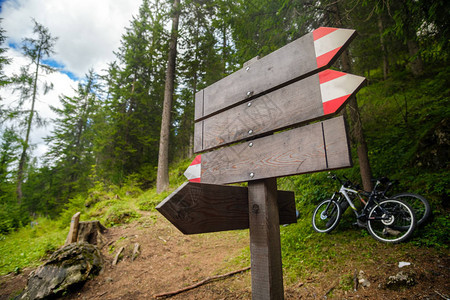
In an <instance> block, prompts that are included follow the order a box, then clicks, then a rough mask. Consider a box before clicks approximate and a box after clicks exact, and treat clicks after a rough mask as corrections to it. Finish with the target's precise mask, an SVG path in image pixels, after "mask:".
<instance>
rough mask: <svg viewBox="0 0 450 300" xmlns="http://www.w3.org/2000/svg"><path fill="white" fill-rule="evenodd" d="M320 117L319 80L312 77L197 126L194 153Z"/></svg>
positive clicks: (248, 102) (322, 113)
mask: <svg viewBox="0 0 450 300" xmlns="http://www.w3.org/2000/svg"><path fill="white" fill-rule="evenodd" d="M323 115H324V111H323V104H322V98H321V93H320V84H319V76H318V75H317V74H315V75H312V76H310V77H308V78H305V79H303V80H300V81H297V82H294V83H292V84H291V85H288V86H285V87H283V88H280V89H278V90H275V91H273V92H271V93H268V94H265V95H262V96H260V97H258V98H255V99H253V100H251V101H247V102H246V103H243V104H241V105H238V106H235V107H233V108H231V109H228V110H226V111H223V112H222V113H220V114H217V115H214V116H212V117H210V118H207V119H205V120H203V121H200V122H197V123H196V124H195V126H196V127H195V128H196V129H195V137H196V138H195V140H194V152H201V151H205V150H210V149H213V148H216V147H220V146H224V145H227V144H230V143H233V142H237V141H241V140H244V139H248V138H252V137H254V136H258V135H262V134H267V133H270V132H274V131H277V130H282V129H284V128H287V127H291V126H294V125H297V124H300V123H302V122H305V121H308V120H313V119H316V118H319V117H322V116H323ZM249 132H251V133H249ZM199 135H200V136H199Z"/></svg>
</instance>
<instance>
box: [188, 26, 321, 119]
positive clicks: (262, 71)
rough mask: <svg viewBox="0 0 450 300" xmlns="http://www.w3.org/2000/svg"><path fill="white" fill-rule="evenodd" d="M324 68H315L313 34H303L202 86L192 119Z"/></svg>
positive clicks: (218, 110)
mask: <svg viewBox="0 0 450 300" xmlns="http://www.w3.org/2000/svg"><path fill="white" fill-rule="evenodd" d="M325 68H326V66H324V67H322V68H320V69H318V68H317V61H316V56H315V50H314V41H313V35H312V33H310V34H307V35H305V36H303V37H301V38H299V39H297V40H295V41H293V42H291V43H289V44H287V45H286V46H284V47H282V48H280V49H278V50H276V51H274V52H272V53H270V54H268V55H267V56H265V57H262V58H260V59H259V60H257V61H255V62H254V63H252V64H251V65H249V66H247V67H244V68H242V69H240V70H238V71H236V72H234V73H233V74H231V75H229V76H227V77H225V78H223V79H221V80H219V81H218V82H216V83H214V84H212V85H210V86H208V87H207V88H205V89H204V90H203V91H204V98H203V101H202V102H198V103H197V101H196V103H195V120H196V121H198V120H199V119H202V118H204V117H207V116H209V115H211V114H214V113H218V112H220V111H222V110H225V109H226V108H229V107H231V106H234V105H237V104H239V103H241V102H243V101H246V100H247V99H250V98H252V97H256V96H258V95H260V94H261V93H266V92H268V91H271V90H275V89H277V88H279V87H281V86H283V85H287V84H289V83H292V82H294V81H297V80H299V79H301V78H305V77H307V76H309V75H311V74H313V73H315V72H318V71H320V70H322V69H325ZM200 106H201V107H202V108H201V107H200Z"/></svg>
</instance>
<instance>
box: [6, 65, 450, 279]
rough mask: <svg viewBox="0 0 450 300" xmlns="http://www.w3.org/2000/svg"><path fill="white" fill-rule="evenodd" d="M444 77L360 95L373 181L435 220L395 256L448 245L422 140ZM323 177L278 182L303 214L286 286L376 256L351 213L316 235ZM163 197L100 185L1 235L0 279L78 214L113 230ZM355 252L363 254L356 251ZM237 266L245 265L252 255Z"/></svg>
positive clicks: (179, 169)
mask: <svg viewBox="0 0 450 300" xmlns="http://www.w3.org/2000/svg"><path fill="white" fill-rule="evenodd" d="M449 73H450V72H449V71H448V70H446V69H442V70H441V71H440V72H438V73H434V74H429V75H428V76H426V77H424V78H420V79H414V78H408V77H401V76H407V75H405V74H400V75H398V76H397V77H401V80H399V78H391V79H390V80H388V81H384V82H379V83H374V84H371V85H369V86H368V87H366V88H364V89H363V90H362V91H361V92H360V93H359V94H358V101H359V104H360V106H361V111H362V117H363V124H364V130H365V134H366V138H367V142H368V146H369V149H370V153H369V155H370V160H371V165H372V168H373V173H374V176H382V175H388V176H389V177H391V178H395V179H399V180H400V182H401V186H400V188H401V189H403V190H409V191H415V192H417V193H421V194H423V195H425V196H426V197H428V198H429V199H430V201H431V203H432V206H433V210H434V219H433V221H432V222H431V223H430V224H428V225H427V226H426V227H425V228H422V229H420V230H419V231H418V232H417V233H416V234H415V236H414V238H413V240H412V241H411V242H410V243H407V244H402V245H394V246H392V247H395V249H396V250H397V251H395V252H398V251H400V252H404V251H410V250H411V249H412V248H414V247H423V246H430V247H435V248H437V249H441V250H443V251H446V250H447V247H448V244H449V243H448V242H449V236H448V230H442V228H449V225H450V218H449V217H448V213H447V212H448V208H446V205H447V202H446V201H447V200H446V199H447V197H448V194H449V190H448V189H449V187H450V184H449V180H450V176H449V175H450V174H449V168H448V161H447V160H448V158H444V161H445V164H444V165H443V166H442V165H441V168H436V167H434V166H433V164H431V165H429V164H428V165H427V164H426V163H427V162H428V161H430V160H429V159H427V158H429V157H432V158H433V159H435V158H436V157H434V156H436V155H435V153H436V152H433V151H434V150H433V149H431V150H430V148H433V147H434V146H435V145H430V143H433V141H431V142H430V141H429V139H428V140H427V136H429V135H430V134H432V133H433V132H434V131H433V130H435V128H436V125H437V124H440V123H441V122H442V121H443V120H448V118H449V114H450V108H449V107H450V105H449V87H450V84H449V83H448V78H449V77H450V76H448V74H449ZM375 112H376V113H375ZM427 143H428V144H427ZM438 150H439V149H438ZM436 151H437V150H436ZM433 155H434V156H433ZM440 159H442V158H440ZM190 161H191V159H187V160H184V161H182V162H179V163H177V164H175V165H173V166H172V168H171V174H170V177H171V181H170V182H171V190H174V189H175V188H177V187H178V186H179V185H180V184H181V183H182V182H184V181H185V179H184V177H183V172H184V170H185V169H186V168H187V166H188V165H189V163H190ZM431 161H433V160H431ZM354 163H355V166H354V167H353V168H351V169H346V170H340V171H337V173H339V174H345V175H346V176H348V177H350V178H351V179H353V180H354V181H359V180H358V179H359V175H358V164H357V158H356V157H355V156H354ZM424 164H425V165H424ZM326 175H327V174H326V172H322V173H315V174H308V175H299V176H292V177H286V178H280V179H279V180H278V185H279V188H280V189H285V190H292V191H294V192H295V195H296V205H297V209H298V210H299V211H300V219H299V222H298V223H297V224H294V225H289V226H287V227H281V239H282V251H283V265H284V268H285V272H286V274H287V277H288V280H290V281H294V280H296V278H298V276H306V274H308V273H309V272H311V271H312V270H321V269H322V268H324V266H330V265H331V266H336V267H338V266H339V262H340V260H341V258H342V257H343V256H351V257H354V259H355V260H358V261H361V262H362V261H365V260H367V258H368V257H367V256H374V255H376V249H377V247H378V245H379V243H377V242H376V241H374V240H373V239H372V238H371V237H370V236H369V235H368V233H367V232H366V231H365V230H360V229H355V228H353V227H352V225H351V223H352V222H353V216H352V215H351V214H349V213H351V212H349V211H348V212H347V214H346V215H345V216H344V219H343V220H342V222H341V224H340V225H339V227H338V228H337V230H336V232H335V233H334V234H331V235H321V234H317V233H315V232H313V230H312V227H311V225H310V218H311V213H312V211H313V209H314V207H315V205H316V204H317V203H318V202H319V201H320V200H321V199H325V198H326V197H329V196H330V194H331V193H332V192H333V191H334V190H335V189H336V188H338V186H337V184H336V182H333V181H331V180H329V179H327V178H326ZM168 194H169V192H167V193H163V194H161V195H158V194H156V191H155V189H150V190H148V191H145V192H143V191H141V190H140V189H139V188H138V187H136V185H135V183H134V182H133V181H132V180H130V181H129V182H128V183H127V184H125V185H124V186H123V187H121V188H119V187H108V188H107V189H105V188H104V187H103V186H102V185H101V184H98V185H97V186H96V187H94V188H93V189H92V190H91V191H90V193H89V196H88V197H87V198H84V197H77V198H75V199H72V200H71V202H70V203H69V205H68V207H67V209H66V211H65V212H64V213H63V214H62V215H61V218H60V219H59V220H57V221H50V220H45V219H41V220H39V226H38V227H34V228H30V227H29V226H28V227H25V228H22V229H21V230H19V231H18V232H15V233H12V234H10V235H8V236H0V253H2V255H1V257H0V275H2V274H6V273H8V272H13V271H17V270H18V269H20V268H23V267H25V266H33V265H37V264H38V263H39V260H40V258H41V257H43V256H45V255H46V254H47V253H48V252H50V251H52V250H54V249H56V248H57V247H59V246H60V245H61V244H62V243H63V242H64V239H65V235H66V234H67V232H68V224H69V222H70V218H71V216H72V215H73V214H74V213H75V212H77V211H81V212H82V220H87V219H99V220H100V221H101V222H102V223H103V224H105V225H107V226H114V225H117V224H122V223H127V222H130V221H132V220H134V219H136V218H139V217H140V211H141V210H153V209H154V207H155V205H156V204H158V203H159V202H160V201H161V200H163V199H164V198H165V197H166V196H167V195H168ZM390 246H391V245H389V247H390ZM360 248H365V249H367V251H364V252H360V251H358V249H360ZM371 249H372V250H371ZM392 255H394V253H393V254H392ZM387 259H389V258H387ZM234 263H235V264H237V265H246V264H248V263H249V249H246V250H245V251H244V252H243V253H242V255H241V256H240V257H237V258H236V260H235V262H234ZM330 263H331V264H330Z"/></svg>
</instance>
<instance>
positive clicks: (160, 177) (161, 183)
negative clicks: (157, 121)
mask: <svg viewBox="0 0 450 300" xmlns="http://www.w3.org/2000/svg"><path fill="white" fill-rule="evenodd" d="M179 4H180V0H174V2H173V18H172V31H171V34H170V43H169V60H168V63H167V71H166V84H165V88H164V103H163V113H162V121H161V135H160V140H159V156H158V174H157V179H156V191H157V192H158V193H161V192H163V191H165V190H166V189H167V187H168V186H169V136H170V115H171V112H172V100H173V92H174V81H175V62H176V56H177V38H178V20H179V18H180V11H179Z"/></svg>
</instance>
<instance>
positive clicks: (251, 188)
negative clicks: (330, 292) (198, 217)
mask: <svg viewBox="0 0 450 300" xmlns="http://www.w3.org/2000/svg"><path fill="white" fill-rule="evenodd" d="M276 191H277V181H276V179H275V178H271V179H265V180H256V181H252V182H249V183H248V198H249V211H250V254H251V270H252V299H254V300H265V299H267V300H269V299H270V300H274V299H283V298H284V289H283V270H282V264H281V242H280V227H279V224H280V223H279V219H278V205H277V193H276Z"/></svg>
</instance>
